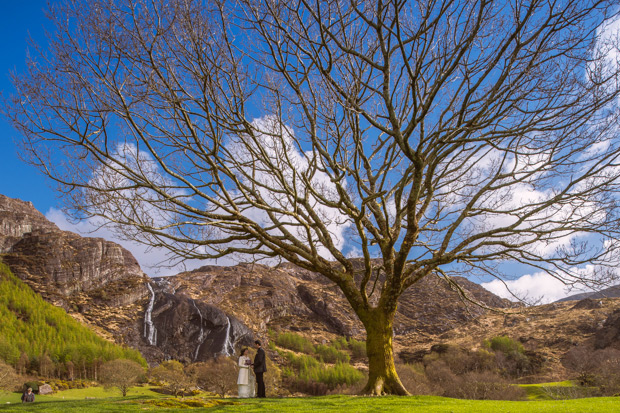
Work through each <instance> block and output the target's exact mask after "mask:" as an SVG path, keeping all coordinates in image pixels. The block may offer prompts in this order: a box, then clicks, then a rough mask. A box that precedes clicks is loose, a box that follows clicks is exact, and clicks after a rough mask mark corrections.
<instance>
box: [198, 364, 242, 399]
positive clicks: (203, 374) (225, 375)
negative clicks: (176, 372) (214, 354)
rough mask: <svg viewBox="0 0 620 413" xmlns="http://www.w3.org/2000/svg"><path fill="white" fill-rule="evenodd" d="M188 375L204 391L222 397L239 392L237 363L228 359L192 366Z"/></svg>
mask: <svg viewBox="0 0 620 413" xmlns="http://www.w3.org/2000/svg"><path fill="white" fill-rule="evenodd" d="M187 373H188V374H189V375H190V376H191V377H193V378H194V381H195V382H196V384H197V385H198V386H199V387H200V388H202V389H203V390H206V391H210V392H213V393H216V394H219V395H220V396H225V395H227V394H236V392H237V377H238V371H237V363H236V362H235V361H234V360H232V359H229V358H227V357H218V358H216V359H213V360H209V361H207V362H203V363H194V364H191V365H189V366H188V367H187Z"/></svg>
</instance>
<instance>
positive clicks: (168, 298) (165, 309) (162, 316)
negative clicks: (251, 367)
mask: <svg viewBox="0 0 620 413" xmlns="http://www.w3.org/2000/svg"><path fill="white" fill-rule="evenodd" d="M154 281H158V280H154ZM159 281H160V282H159V283H158V282H155V283H153V284H151V285H150V288H149V290H150V291H151V297H150V299H149V303H148V304H147V308H146V311H145V313H144V331H143V334H142V338H143V341H145V342H146V343H147V344H148V346H147V347H145V346H144V345H143V346H140V347H141V348H142V351H143V352H144V353H145V354H148V355H149V358H150V359H157V360H165V359H170V358H172V359H176V360H181V361H184V362H188V363H189V362H195V361H203V360H206V359H208V358H211V357H213V356H214V355H225V356H232V355H234V354H236V353H237V350H238V349H239V348H240V347H241V346H250V345H251V344H252V343H253V341H254V336H253V333H252V331H251V330H250V329H249V328H248V327H246V326H245V325H244V324H243V323H241V322H240V321H239V320H238V319H236V318H235V317H234V316H230V315H228V314H226V313H225V312H224V311H222V310H220V309H219V308H217V307H215V306H213V305H209V304H206V303H204V302H202V301H197V300H194V299H192V298H190V297H188V296H187V295H185V294H183V293H176V292H174V291H170V290H169V289H167V288H166V283H165V281H161V280H159ZM162 287H163V288H162Z"/></svg>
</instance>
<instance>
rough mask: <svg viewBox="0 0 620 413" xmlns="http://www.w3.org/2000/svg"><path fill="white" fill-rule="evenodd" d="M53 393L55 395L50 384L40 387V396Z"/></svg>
mask: <svg viewBox="0 0 620 413" xmlns="http://www.w3.org/2000/svg"><path fill="white" fill-rule="evenodd" d="M52 393H54V390H52V386H50V385H49V384H47V383H45V384H42V385H40V386H39V394H40V395H45V394H52Z"/></svg>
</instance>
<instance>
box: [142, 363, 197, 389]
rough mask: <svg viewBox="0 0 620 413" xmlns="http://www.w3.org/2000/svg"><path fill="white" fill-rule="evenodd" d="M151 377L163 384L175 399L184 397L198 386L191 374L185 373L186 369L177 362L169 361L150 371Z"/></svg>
mask: <svg viewBox="0 0 620 413" xmlns="http://www.w3.org/2000/svg"><path fill="white" fill-rule="evenodd" d="M149 375H150V376H151V377H152V378H154V379H155V380H157V381H159V382H161V384H162V385H163V387H165V388H166V389H168V391H170V393H171V394H173V395H174V396H175V397H176V396H178V395H179V394H180V395H181V397H184V396H185V394H186V393H188V392H190V391H191V389H192V388H193V387H194V386H195V385H196V382H195V380H194V378H193V377H192V376H191V374H188V372H187V371H185V367H184V366H183V364H181V363H180V362H179V361H177V360H167V361H164V362H162V363H161V364H160V365H159V366H157V367H153V368H152V369H150V370H149Z"/></svg>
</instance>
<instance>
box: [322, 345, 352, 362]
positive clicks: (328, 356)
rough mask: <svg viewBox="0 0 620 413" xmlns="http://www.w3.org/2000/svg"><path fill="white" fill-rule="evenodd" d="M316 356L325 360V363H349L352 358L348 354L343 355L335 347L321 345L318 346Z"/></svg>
mask: <svg viewBox="0 0 620 413" xmlns="http://www.w3.org/2000/svg"><path fill="white" fill-rule="evenodd" d="M315 350H316V354H317V355H318V356H319V357H320V358H321V359H322V360H323V362H325V363H337V362H340V363H348V362H349V361H350V360H351V358H350V357H349V355H348V354H346V353H343V352H342V351H340V350H338V349H336V348H335V347H333V346H324V345H322V344H319V345H318V346H316V349H315Z"/></svg>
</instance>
